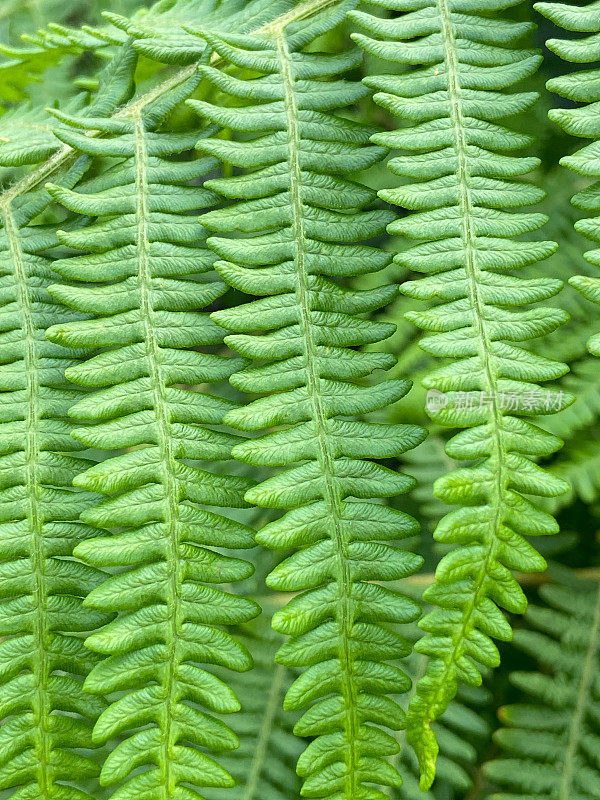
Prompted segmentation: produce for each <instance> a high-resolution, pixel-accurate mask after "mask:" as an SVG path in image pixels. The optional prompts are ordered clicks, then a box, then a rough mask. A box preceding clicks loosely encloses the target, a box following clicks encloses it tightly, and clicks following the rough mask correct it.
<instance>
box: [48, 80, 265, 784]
mask: <svg viewBox="0 0 600 800" xmlns="http://www.w3.org/2000/svg"><path fill="white" fill-rule="evenodd" d="M199 78H200V75H199V74H198V75H196V76H194V77H192V78H190V79H189V80H188V81H187V82H186V83H185V84H182V85H181V86H179V87H178V89H177V90H176V91H172V92H170V93H169V95H167V96H164V97H162V98H159V99H158V100H155V101H154V102H151V103H149V104H146V105H143V106H140V104H139V103H138V104H134V105H133V106H132V107H131V111H130V113H123V114H121V115H120V117H119V118H118V119H115V118H113V119H104V118H95V119H86V118H83V117H79V116H67V115H65V114H59V117H60V119H61V120H62V121H63V122H64V123H66V124H68V125H70V126H71V130H70V131H69V132H67V131H66V130H64V129H61V131H60V133H59V135H60V136H61V138H62V139H63V140H64V141H65V142H66V143H67V144H68V145H69V146H71V147H73V148H76V149H77V150H78V151H81V152H83V153H87V154H88V155H90V156H94V155H100V156H113V157H117V158H119V159H120V160H119V162H118V163H117V164H116V165H115V166H114V167H112V168H110V169H108V170H106V171H104V172H101V173H100V175H99V176H98V177H97V178H94V179H92V180H90V181H88V182H87V183H85V184H82V185H81V186H80V187H79V188H78V190H77V191H70V190H66V189H64V188H61V187H59V186H56V185H50V186H49V190H50V192H51V193H52V194H53V195H54V197H55V198H56V199H57V200H59V201H60V202H61V203H62V204H63V205H65V206H66V207H67V208H68V209H70V210H71V211H72V212H74V213H78V214H86V215H89V216H92V217H95V218H96V221H95V222H93V223H92V224H91V225H89V226H87V227H85V228H82V229H78V230H73V231H63V232H59V237H60V239H61V241H62V242H63V243H64V244H66V245H68V246H69V247H71V248H74V249H76V250H80V251H82V252H83V254H82V255H79V256H75V257H72V258H65V259H63V260H60V261H58V262H56V265H55V267H56V270H57V271H58V272H59V273H60V274H61V275H62V276H63V277H64V278H65V279H66V280H67V281H75V283H67V284H65V285H54V286H53V287H51V290H50V291H51V293H52V295H53V296H54V297H55V298H56V299H57V300H59V301H60V302H62V303H63V304H65V305H66V306H68V307H71V308H74V309H76V310H78V311H80V312H83V313H85V314H88V315H91V318H90V319H86V320H83V321H78V322H73V323H70V324H60V325H55V326H53V327H51V328H50V329H49V330H48V334H47V335H48V337H49V338H50V340H51V341H53V342H57V343H59V344H61V345H63V346H66V347H80V348H84V349H88V350H92V351H94V350H97V349H98V348H102V352H101V353H100V354H98V355H92V357H91V358H89V359H88V360H87V361H85V362H84V363H81V364H77V365H74V366H72V367H70V368H69V369H68V370H67V377H68V378H69V379H70V380H71V381H73V382H75V383H78V384H80V385H81V386H85V387H88V388H89V389H92V390H94V391H92V392H91V393H90V394H87V395H86V396H85V397H84V398H83V399H82V400H80V401H79V402H78V403H76V404H75V405H74V406H73V407H72V408H71V409H70V412H69V413H70V415H71V416H72V417H74V418H75V419H76V420H78V421H79V422H80V424H82V426H81V427H78V428H76V429H75V431H74V432H73V435H74V436H75V438H76V439H77V440H78V441H80V442H82V443H83V444H84V445H86V446H88V447H93V448H101V449H105V450H109V451H113V453H112V454H111V457H109V458H108V459H107V460H105V461H103V462H102V463H100V464H98V465H96V466H94V467H92V468H91V469H89V470H87V471H86V472H84V473H83V474H80V475H79V476H78V477H77V478H76V479H75V484H76V485H77V486H80V487H82V488H84V489H86V490H88V491H93V492H99V493H101V494H103V495H106V499H105V500H104V502H101V503H99V504H96V505H94V506H92V507H90V508H88V509H87V510H86V511H85V512H84V513H83V515H82V519H83V521H84V522H85V523H87V524H88V525H92V526H94V527H96V528H101V529H106V530H108V531H109V534H108V535H106V536H101V537H99V538H95V539H91V540H89V541H87V542H85V543H83V544H81V545H79V546H78V547H77V548H76V551H75V552H76V554H77V555H78V556H79V557H80V558H82V559H83V560H85V561H87V562H88V563H91V564H93V565H95V566H98V567H118V568H120V571H119V572H118V574H116V575H113V576H112V577H110V578H108V579H107V580H106V581H105V582H104V583H102V584H101V585H100V586H98V587H97V588H95V589H94V590H93V591H92V592H91V593H90V594H89V595H88V597H87V599H86V606H87V607H88V608H92V609H97V610H99V611H102V612H104V613H116V614H117V617H116V619H115V620H114V621H113V622H111V623H110V624H109V625H107V626H106V627H104V628H102V629H101V630H99V631H97V632H96V633H93V634H92V635H91V636H90V637H89V638H88V639H87V641H86V644H87V645H88V646H89V647H90V648H91V649H92V650H95V651H97V652H99V653H102V654H104V655H105V656H106V658H105V659H104V660H103V661H101V662H100V664H98V665H97V666H96V667H95V668H94V669H93V670H92V672H91V673H90V675H89V676H88V678H87V680H86V688H87V689H88V690H89V691H92V692H97V693H110V692H114V691H117V690H118V691H119V692H120V693H121V696H120V697H119V698H118V699H116V700H115V701H114V702H112V703H111V704H110V705H109V707H108V708H107V709H106V711H104V713H103V714H102V715H101V716H100V718H99V720H98V722H97V724H96V727H95V730H94V737H95V740H96V741H105V740H108V739H109V738H111V737H112V736H114V735H115V734H118V733H120V734H125V738H124V739H123V740H122V741H121V742H120V743H119V744H118V745H117V746H116V747H115V748H114V749H113V750H112V752H111V753H110V755H109V756H108V758H107V760H106V761H105V764H104V767H103V769H102V773H101V782H102V783H103V784H107V785H113V784H116V783H121V782H124V783H122V785H121V786H120V787H119V788H117V789H116V790H115V792H114V795H113V796H114V797H118V798H119V800H125V798H137V797H139V796H143V797H148V798H150V797H157V796H167V797H170V798H173V800H191V798H197V797H199V796H200V795H198V794H197V793H196V791H195V790H193V789H191V788H186V787H187V785H188V784H189V785H191V786H192V787H195V789H197V788H200V787H203V786H229V785H233V779H232V778H231V776H230V775H229V773H228V772H227V771H226V770H225V769H223V767H221V766H220V765H219V764H218V763H217V762H216V761H215V760H214V759H212V758H211V757H209V756H208V755H207V754H206V753H205V752H203V751H201V750H200V749H198V748H203V749H204V748H208V749H209V750H213V751H215V750H217V751H218V750H227V749H231V748H235V747H236V746H237V744H238V740H237V737H236V736H235V734H234V733H233V732H232V731H231V730H230V729H229V728H228V727H227V726H226V725H225V724H224V723H223V722H222V721H220V720H219V719H217V718H216V717H214V716H213V715H212V714H207V713H206V712H205V711H204V710H200V708H198V706H202V707H203V708H205V709H208V711H211V712H217V713H230V712H233V711H236V710H238V708H239V703H238V700H237V698H236V697H235V695H234V693H233V692H232V691H231V689H230V688H229V687H228V686H227V685H226V684H225V683H224V682H222V681H221V680H219V679H218V678H216V677H215V676H214V675H213V674H212V673H211V672H210V671H209V668H207V665H212V664H220V665H223V666H226V667H228V668H229V669H232V670H238V671H244V670H247V669H249V668H250V666H251V657H250V654H249V653H248V651H247V649H246V648H245V647H244V646H242V645H241V644H240V643H239V642H237V641H236V640H235V638H234V637H232V636H231V635H230V634H229V633H228V632H226V630H224V629H223V627H224V626H226V625H231V624H236V623H240V622H244V621H246V620H248V619H251V618H252V617H253V616H255V615H256V614H257V613H258V612H259V608H258V606H257V605H256V604H255V603H254V602H252V601H249V600H245V599H243V598H241V597H238V596H236V595H235V594H232V593H231V592H228V591H225V590H224V589H223V588H217V587H216V586H213V585H211V584H223V583H229V582H232V581H237V580H242V579H244V578H246V577H248V576H249V575H250V574H251V572H252V566H251V565H250V564H249V563H248V562H247V561H244V560H241V559H239V558H233V557H229V556H226V555H222V554H221V553H220V552H219V550H218V549H213V548H221V547H227V548H233V549H236V548H245V547H249V546H251V545H252V544H253V543H254V538H253V534H252V531H251V529H250V528H248V527H247V526H245V525H243V524H241V523H239V522H237V521H235V520H233V519H229V518H228V517H226V516H222V515H220V514H216V513H215V512H214V511H211V510H207V509H206V507H207V506H209V507H212V506H216V507H229V508H238V507H242V506H243V505H244V500H243V497H244V492H245V491H246V490H247V489H248V487H249V486H250V485H251V483H252V482H251V481H250V480H248V479H247V478H243V477H234V476H232V477H230V476H227V475H222V474H219V473H218V472H212V471H209V470H207V469H200V468H198V467H197V466H195V465H193V464H191V463H190V460H195V461H198V460H202V461H203V462H211V461H223V460H227V459H228V458H230V452H231V448H232V445H233V444H235V443H236V442H237V438H236V437H234V436H232V435H230V434H228V433H225V432H221V431H218V430H216V429H215V428H214V427H213V426H216V425H220V423H221V422H222V420H223V417H224V415H225V413H226V412H227V411H229V410H230V409H231V408H232V405H233V404H232V403H231V402H229V401H226V400H224V399H221V398H219V397H217V396H214V395H212V394H210V393H208V392H207V393H204V392H201V391H194V390H192V389H191V388H189V387H192V386H195V385H198V384H203V385H205V384H210V383H214V382H218V381H223V380H226V379H227V378H228V376H229V375H230V374H231V373H232V372H234V371H235V370H236V369H239V367H240V365H241V362H240V360H238V359H232V358H227V357H224V356H222V355H219V354H213V353H211V352H204V351H202V350H198V349H196V348H204V349H206V348H207V347H208V346H211V347H212V346H215V345H216V346H218V345H219V344H222V341H223V333H224V332H223V331H222V329H220V328H219V326H217V325H216V324H215V323H214V322H213V321H212V320H211V319H210V317H209V315H208V314H206V313H204V314H203V313H199V312H197V311H195V309H198V308H203V307H205V306H207V305H209V304H210V303H212V302H213V301H214V300H215V299H216V298H218V297H219V296H220V295H221V294H222V293H223V292H224V291H225V289H226V287H225V285H224V284H223V283H221V282H220V281H215V280H213V275H214V273H212V272H211V267H212V262H213V260H214V256H213V255H212V253H211V252H210V251H208V250H207V249H206V248H205V247H204V240H205V239H206V233H205V231H204V230H203V228H202V227H201V226H200V225H199V224H198V223H197V222H196V220H195V218H194V217H191V216H189V214H187V212H189V211H191V210H197V209H201V208H206V207H210V206H212V205H213V204H214V202H215V199H216V198H215V195H214V194H213V193H212V192H211V191H209V190H207V189H205V188H203V187H202V186H201V185H195V184H194V185H189V182H190V181H194V182H198V181H201V180H202V178H203V177H204V176H205V174H206V173H207V171H208V170H210V169H211V168H212V167H213V166H214V164H215V161H214V159H210V158H205V159H199V160H195V161H190V160H178V161H175V160H173V159H172V156H175V155H176V154H178V153H181V152H182V151H184V150H188V149H190V148H192V147H193V145H194V144H195V142H196V140H197V139H198V136H199V133H198V131H186V132H183V133H174V132H170V131H168V130H165V131H162V130H160V125H161V123H162V122H163V120H164V119H165V118H166V117H167V116H168V114H169V113H170V112H171V110H172V108H173V107H174V106H175V105H177V104H178V103H179V102H180V101H182V100H184V99H185V98H186V97H188V96H189V94H190V93H191V92H192V91H193V90H194V89H195V87H196V85H197V83H198V80H199ZM90 129H91V130H98V131H101V132H102V133H103V134H104V137H103V138H89V137H88V136H86V135H85V133H86V130H90ZM196 275H198V276H201V278H200V279H199V280H198V279H196V278H195V277H194V276H196ZM90 283H92V284H99V285H90ZM186 387H187V388H186ZM86 423H87V424H86ZM118 450H125V452H124V453H122V454H114V451H118ZM190 702H193V703H194V704H195V705H193V706H192V705H189V703H190ZM140 726H141V727H142V730H137V729H138V728H140ZM140 766H145V767H148V769H146V770H145V771H143V772H141V773H140V772H139V771H138V769H137V768H138V767H140Z"/></svg>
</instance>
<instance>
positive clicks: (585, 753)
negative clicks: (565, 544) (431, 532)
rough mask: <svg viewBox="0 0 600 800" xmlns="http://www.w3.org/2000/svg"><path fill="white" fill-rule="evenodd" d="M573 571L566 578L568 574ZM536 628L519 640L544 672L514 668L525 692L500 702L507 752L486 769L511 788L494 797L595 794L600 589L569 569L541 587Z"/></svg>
mask: <svg viewBox="0 0 600 800" xmlns="http://www.w3.org/2000/svg"><path fill="white" fill-rule="evenodd" d="M565 578H566V579H565ZM540 595H541V597H542V599H543V600H544V601H545V605H544V606H530V607H529V609H528V611H527V613H526V617H525V618H526V621H527V622H528V623H529V625H530V628H529V629H522V630H518V631H516V632H515V637H514V638H515V644H516V645H517V647H518V648H519V649H520V650H523V651H525V652H526V653H527V654H528V655H530V656H532V657H533V658H535V659H536V661H537V662H538V663H539V665H540V671H539V672H534V671H532V672H514V673H513V674H512V675H511V681H512V683H513V684H514V685H515V686H516V687H517V688H518V689H520V690H521V691H522V692H523V693H524V695H526V698H524V702H522V703H518V704H515V705H511V706H506V707H505V708H502V709H501V710H500V719H501V721H502V722H503V723H504V725H505V727H504V728H501V729H500V730H499V731H497V733H496V735H495V739H496V741H497V743H498V744H499V745H500V746H501V747H502V749H503V750H504V753H505V756H504V757H502V758H499V759H496V760H494V761H491V762H489V763H488V764H487V765H486V767H485V771H486V774H487V775H488V777H489V778H491V779H492V780H493V781H494V782H496V783H497V784H499V785H500V786H501V787H502V788H503V790H504V791H502V792H500V793H498V794H494V795H493V797H494V798H495V800H513V798H515V797H518V798H519V800H538V798H540V797H544V798H549V799H550V798H552V800H575V799H577V800H593V799H594V798H597V797H598V792H599V787H600V590H599V586H598V582H597V581H594V582H592V581H587V582H586V581H582V580H577V579H575V578H573V577H572V576H563V578H562V580H561V581H560V582H557V583H553V584H548V585H546V586H543V587H542V588H541V589H540Z"/></svg>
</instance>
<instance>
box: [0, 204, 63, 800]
mask: <svg viewBox="0 0 600 800" xmlns="http://www.w3.org/2000/svg"><path fill="white" fill-rule="evenodd" d="M0 215H1V216H2V220H3V223H4V230H5V232H6V237H7V240H8V243H9V248H10V253H11V256H12V262H13V265H14V275H15V283H16V289H17V296H18V303H19V307H20V309H21V313H22V322H21V330H22V332H23V339H24V351H23V352H24V356H23V369H24V372H25V374H26V376H27V389H26V392H27V410H26V428H27V437H26V440H25V442H24V452H25V462H26V465H27V466H26V483H25V488H26V493H27V502H28V506H29V513H28V520H29V524H30V530H31V541H32V550H31V553H30V562H31V568H32V573H33V575H34V580H35V588H34V590H33V592H32V594H33V597H34V600H35V615H34V623H33V639H34V641H35V643H36V657H35V659H33V662H32V672H33V678H34V684H35V688H34V692H35V698H36V704H37V709H36V708H34V712H35V711H37V714H36V716H37V719H36V726H35V751H36V757H37V759H38V761H39V773H38V774H39V779H38V788H39V791H40V793H41V794H42V795H43V796H44V797H46V798H48V800H50V798H51V797H52V795H53V791H52V784H53V781H52V778H51V774H50V744H51V742H50V734H49V731H48V729H47V722H48V721H49V718H50V713H51V711H52V709H51V706H50V702H49V695H48V686H47V685H46V679H47V676H48V672H49V663H48V653H47V650H46V647H47V641H48V633H49V630H48V620H47V617H46V613H45V611H46V598H47V595H48V590H47V585H46V578H45V570H44V561H45V556H44V545H43V531H42V524H43V512H42V509H41V508H40V503H39V494H40V491H39V490H40V481H39V478H38V464H39V458H40V443H39V440H38V423H39V405H38V404H39V388H40V376H39V366H38V356H37V347H36V337H35V330H36V326H35V323H34V319H33V311H32V308H31V299H30V296H29V280H28V275H27V268H26V266H25V262H24V258H23V250H22V247H21V241H20V236H19V229H18V227H17V224H16V222H15V219H14V216H13V211H12V207H11V204H10V203H9V202H6V203H2V205H1V206H0Z"/></svg>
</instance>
